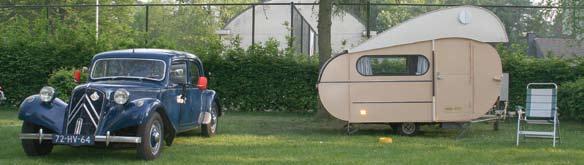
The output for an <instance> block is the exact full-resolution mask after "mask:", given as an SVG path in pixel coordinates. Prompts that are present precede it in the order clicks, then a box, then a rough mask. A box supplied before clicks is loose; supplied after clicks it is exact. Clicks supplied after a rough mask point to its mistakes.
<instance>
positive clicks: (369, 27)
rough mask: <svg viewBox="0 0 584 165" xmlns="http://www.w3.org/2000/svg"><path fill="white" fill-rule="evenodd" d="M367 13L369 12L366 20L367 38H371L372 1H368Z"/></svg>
mask: <svg viewBox="0 0 584 165" xmlns="http://www.w3.org/2000/svg"><path fill="white" fill-rule="evenodd" d="M366 12H367V14H366V15H367V18H366V20H367V27H366V29H367V32H366V33H367V38H371V2H370V1H367V10H366Z"/></svg>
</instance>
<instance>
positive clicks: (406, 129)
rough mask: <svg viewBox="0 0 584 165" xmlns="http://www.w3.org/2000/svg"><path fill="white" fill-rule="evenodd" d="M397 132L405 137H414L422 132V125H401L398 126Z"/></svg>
mask: <svg viewBox="0 0 584 165" xmlns="http://www.w3.org/2000/svg"><path fill="white" fill-rule="evenodd" d="M397 132H398V133H399V134H400V135H403V136H414V135H416V134H418V133H419V132H420V125H419V124H416V123H401V124H399V125H398V126H397Z"/></svg>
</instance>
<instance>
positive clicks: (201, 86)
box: [197, 76, 207, 90]
mask: <svg viewBox="0 0 584 165" xmlns="http://www.w3.org/2000/svg"><path fill="white" fill-rule="evenodd" d="M197 88H199V89H200V90H205V89H207V77H204V76H201V77H199V82H197Z"/></svg>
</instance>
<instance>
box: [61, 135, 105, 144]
mask: <svg viewBox="0 0 584 165" xmlns="http://www.w3.org/2000/svg"><path fill="white" fill-rule="evenodd" d="M94 140H95V137H94V136H89V135H54V136H53V144H67V145H75V146H79V145H93V144H94V143H95V141H94Z"/></svg>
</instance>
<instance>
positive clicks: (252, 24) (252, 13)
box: [251, 5, 256, 45]
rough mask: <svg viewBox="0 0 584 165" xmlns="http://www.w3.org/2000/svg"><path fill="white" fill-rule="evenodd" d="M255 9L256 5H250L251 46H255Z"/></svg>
mask: <svg viewBox="0 0 584 165" xmlns="http://www.w3.org/2000/svg"><path fill="white" fill-rule="evenodd" d="M255 7H256V5H251V44H252V45H254V44H255V17H256V16H255Z"/></svg>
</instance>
